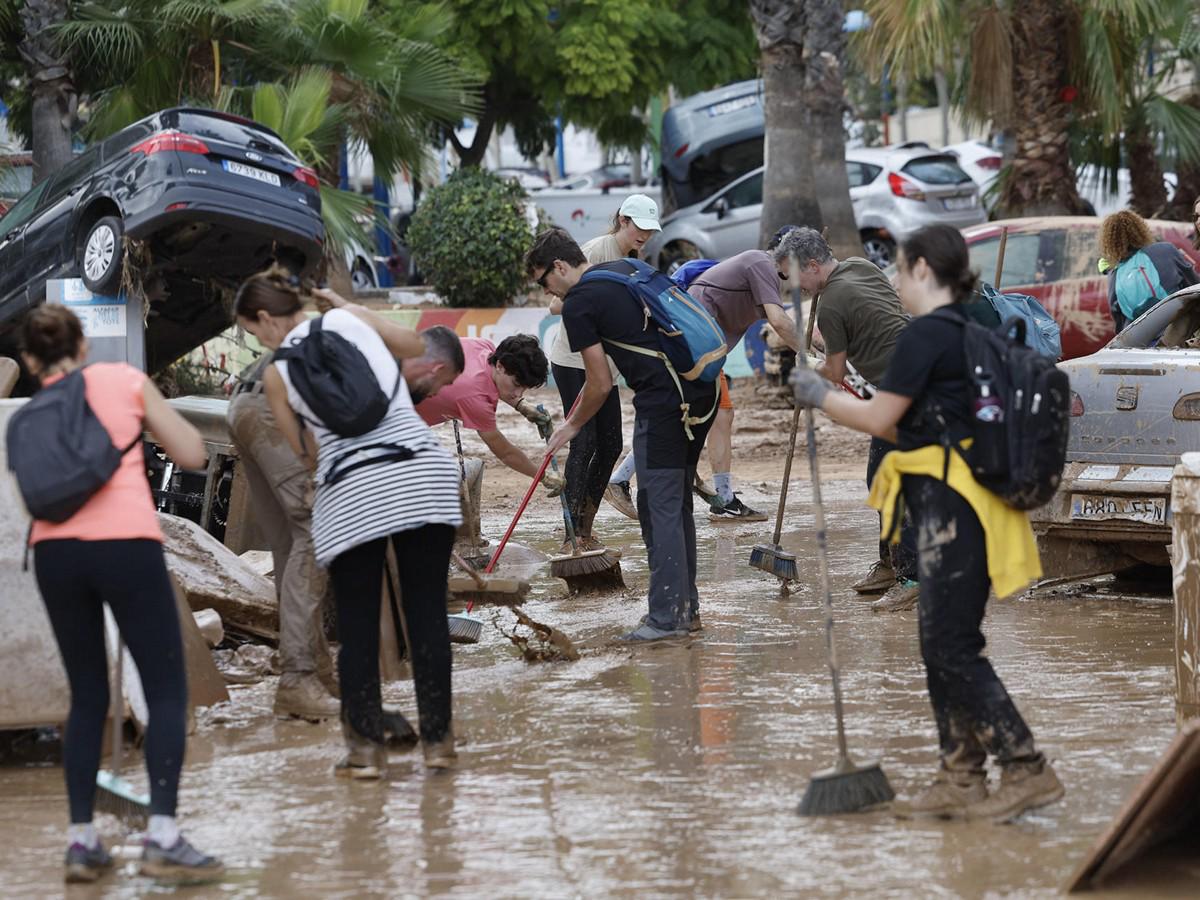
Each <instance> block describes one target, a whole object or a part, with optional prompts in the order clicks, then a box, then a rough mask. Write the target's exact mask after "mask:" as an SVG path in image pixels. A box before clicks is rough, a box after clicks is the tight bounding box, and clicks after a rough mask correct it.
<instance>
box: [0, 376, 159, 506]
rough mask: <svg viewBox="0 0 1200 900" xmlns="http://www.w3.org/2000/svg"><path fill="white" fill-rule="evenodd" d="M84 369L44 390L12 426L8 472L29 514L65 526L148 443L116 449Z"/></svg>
mask: <svg viewBox="0 0 1200 900" xmlns="http://www.w3.org/2000/svg"><path fill="white" fill-rule="evenodd" d="M85 387H86V385H85V383H84V380H83V370H81V369H77V370H75V371H74V372H72V373H70V374H69V375H67V376H66V377H65V378H63V379H62V380H61V381H59V382H57V383H55V384H52V385H50V386H49V387H45V388H42V389H41V390H40V391H38V392H37V393H36V394H35V395H34V396H33V399H32V400H30V401H29V402H28V403H27V404H25V405H24V406H23V407H21V408H20V409H19V410H17V412H15V413H14V414H13V416H12V418H10V419H9V422H8V434H7V435H6V444H7V447H8V467H9V468H10V469H11V470H12V472H13V475H14V476H15V477H16V479H17V487H18V488H20V490H21V497H22V498H23V499H24V501H25V506H26V508H27V509H28V510H29V514H30V515H31V516H33V518H35V519H40V520H42V521H44V522H65V521H66V520H67V519H69V518H71V516H73V515H75V513H77V512H78V511H79V510H80V508H81V507H82V506H83V505H84V504H85V503H87V502H88V500H90V499H91V498H92V495H93V494H95V493H96V492H97V491H98V490H100V488H102V487H104V485H106V484H107V483H108V480H109V479H110V478H112V476H113V473H114V472H116V471H117V467H118V466H119V465H120V464H121V458H122V457H123V456H124V455H125V454H126V453H128V452H129V451H130V450H132V449H133V448H134V447H136V446H137V445H139V444H140V443H141V442H142V435H141V432H140V431H139V433H138V436H137V437H136V438H134V439H133V441H131V442H130V444H129V445H128V446H127V447H124V448H121V449H117V448H116V447H114V446H113V442H112V438H110V437H109V435H108V430H107V429H106V428H105V427H104V425H103V424H102V423H101V422H100V420H99V419H98V418H96V413H95V412H93V410H92V408H91V406H89V405H88V402H87V395H86V393H85Z"/></svg>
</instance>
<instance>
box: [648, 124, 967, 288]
mask: <svg viewBox="0 0 1200 900" xmlns="http://www.w3.org/2000/svg"><path fill="white" fill-rule="evenodd" d="M763 171H764V170H763V169H762V168H759V169H755V170H754V171H752V172H748V173H747V174H745V175H743V176H742V177H741V178H739V179H737V180H736V181H734V182H732V183H731V184H729V185H726V186H725V187H723V188H721V189H720V190H719V191H717V192H716V193H715V194H713V195H712V196H710V197H707V198H705V199H704V200H701V201H700V202H699V203H695V204H692V205H691V206H686V207H684V208H683V209H680V210H677V211H676V212H674V213H672V214H671V215H670V216H668V217H667V218H666V219H665V220H664V221H663V230H662V231H661V232H659V233H658V234H657V235H655V236H654V237H653V238H651V240H650V242H649V243H647V244H646V250H645V257H646V259H647V261H649V262H650V263H651V264H652V265H655V266H657V267H658V268H659V269H662V270H663V271H673V270H674V268H676V267H678V266H679V265H680V264H681V263H683V262H686V261H687V260H689V259H702V258H708V259H726V258H728V257H730V256H733V255H735V254H737V253H741V252H742V251H743V250H750V249H752V248H754V247H757V246H758V245H759V220H760V219H761V218H762V192H763ZM846 174H847V176H849V181H850V201H851V203H852V204H853V206H854V221H855V223H856V224H857V225H858V229H859V235H860V237H861V238H862V242H863V251H864V253H865V254H866V256H867V258H868V259H870V260H871V261H872V262H874V263H875V264H876V265H878V266H880V267H881V268H882V267H884V266H886V265H888V264H889V263H891V262H892V260H893V259H894V258H895V255H896V244H897V242H898V241H901V240H903V239H904V238H905V237H907V236H908V235H909V234H911V233H912V232H914V231H916V230H917V229H918V228H920V227H922V226H923V225H930V224H933V223H935V222H942V223H945V224H948V225H953V226H954V227H956V228H965V227H967V226H969V225H978V224H979V223H980V222H985V221H987V212H986V211H985V210H984V208H983V206H982V204H981V203H980V201H979V187H978V186H977V185H976V184H975V182H974V181H972V180H971V176H970V175H968V174H967V173H966V172H964V171H963V169H962V167H960V166H959V165H958V162H957V160H956V159H955V158H954V157H953V156H951V155H949V154H947V153H941V152H939V151H937V150H931V149H930V148H929V147H928V146H926V145H925V144H921V145H916V146H914V145H906V146H902V147H881V148H859V149H855V150H847V151H846ZM797 224H802V223H797Z"/></svg>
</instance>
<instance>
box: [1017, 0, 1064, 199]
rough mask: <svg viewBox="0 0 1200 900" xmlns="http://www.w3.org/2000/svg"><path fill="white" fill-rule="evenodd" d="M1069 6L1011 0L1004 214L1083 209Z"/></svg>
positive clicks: (1042, 0)
mask: <svg viewBox="0 0 1200 900" xmlns="http://www.w3.org/2000/svg"><path fill="white" fill-rule="evenodd" d="M1067 17H1068V11H1067V7H1066V5H1065V4H1062V3H1060V2H1059V0H1013V2H1012V15H1011V20H1010V21H1011V24H1012V32H1013V40H1012V53H1013V135H1014V138H1015V143H1016V147H1015V150H1014V155H1013V160H1012V168H1011V171H1010V174H1009V177H1008V178H1007V179H1006V180H1005V182H1004V185H1003V187H1002V189H1001V191H1000V197H999V204H998V208H999V210H1001V211H1002V213H1003V215H1004V216H1006V217H1007V216H1036V215H1055V214H1063V213H1066V214H1081V213H1083V211H1084V204H1083V201H1082V200H1081V199H1080V197H1079V191H1078V190H1076V187H1075V169H1074V167H1073V166H1072V165H1071V150H1070V145H1069V143H1068V137H1069V135H1068V129H1069V127H1070V122H1071V107H1070V103H1069V102H1068V100H1067V99H1066V98H1064V96H1063V91H1064V89H1065V88H1067V87H1068V86H1069V85H1070V78H1069V75H1068V68H1067V55H1066V54H1065V53H1064V52H1063V48H1065V47H1067V46H1069V44H1070V41H1069V40H1068V33H1067V26H1068V18H1067Z"/></svg>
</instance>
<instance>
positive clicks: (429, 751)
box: [421, 726, 458, 769]
mask: <svg viewBox="0 0 1200 900" xmlns="http://www.w3.org/2000/svg"><path fill="white" fill-rule="evenodd" d="M421 752H423V753H424V754H425V768H427V769H449V768H452V767H453V766H454V764H455V763H456V762H458V752H457V751H456V750H455V749H454V727H453V726H451V727H450V728H448V729H446V736H445V737H444V738H442V739H441V740H440V741H436V742H434V743H429V742H427V741H422V743H421Z"/></svg>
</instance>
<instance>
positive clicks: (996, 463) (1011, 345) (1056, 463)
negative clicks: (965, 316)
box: [935, 311, 1071, 510]
mask: <svg viewBox="0 0 1200 900" xmlns="http://www.w3.org/2000/svg"><path fill="white" fill-rule="evenodd" d="M935 314H936V311H935ZM949 318H950V317H947V319H948V320H949ZM953 321H955V322H957V323H958V324H961V325H963V326H964V330H963V355H964V357H965V359H966V364H967V378H968V381H969V382H970V384H971V396H972V400H973V409H974V413H975V417H974V419H973V421H972V422H971V435H972V437H973V441H972V443H971V446H970V447H969V448H968V449H967V450H966V451H961V450H960V451H959V452H960V453H962V455H963V459H964V460H965V461H966V463H967V466H968V467H969V468H970V470H971V474H972V475H973V476H974V477H975V480H976V481H977V482H979V483H980V484H981V485H983V487H985V488H987V489H988V490H990V491H992V493H994V494H996V495H997V496H999V497H1000V498H1001V499H1002V500H1004V501H1005V502H1006V503H1008V505H1009V506H1012V507H1014V508H1016V509H1021V510H1029V509H1036V508H1037V507H1039V506H1042V505H1044V504H1045V503H1047V502H1048V501H1049V500H1050V498H1051V497H1053V496H1054V492H1055V491H1056V490H1057V489H1058V485H1059V483H1060V482H1061V481H1062V470H1063V466H1064V465H1065V464H1066V459H1067V436H1068V432H1069V423H1070V418H1069V413H1070V405H1071V386H1070V381H1069V379H1068V378H1067V374H1066V373H1065V372H1063V371H1062V370H1061V369H1059V368H1058V367H1057V366H1055V365H1054V362H1053V361H1052V360H1050V359H1049V358H1047V357H1046V356H1043V355H1042V354H1041V353H1038V352H1037V351H1036V350H1034V349H1032V348H1031V347H1029V346H1028V345H1027V344H1026V326H1027V322H1026V320H1025V319H1024V318H1022V317H1020V316H1013V317H1012V318H1010V319H1008V320H1007V321H1006V322H1005V323H1004V324H1003V325H1002V326H1001V327H1000V328H996V329H991V328H984V327H983V326H982V325H979V324H977V323H976V322H971V321H967V322H963V321H962V320H961V319H959V318H957V317H954V318H953ZM944 441H945V442H946V453H947V465H949V462H948V460H949V452H950V443H949V442H950V438H949V437H948V436H947V437H945V438H944Z"/></svg>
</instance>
